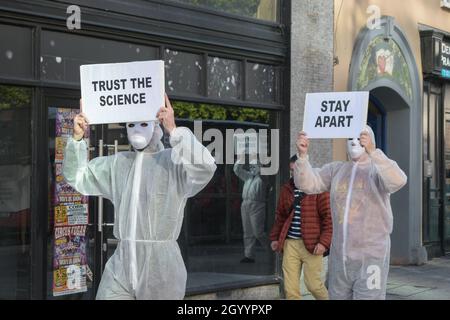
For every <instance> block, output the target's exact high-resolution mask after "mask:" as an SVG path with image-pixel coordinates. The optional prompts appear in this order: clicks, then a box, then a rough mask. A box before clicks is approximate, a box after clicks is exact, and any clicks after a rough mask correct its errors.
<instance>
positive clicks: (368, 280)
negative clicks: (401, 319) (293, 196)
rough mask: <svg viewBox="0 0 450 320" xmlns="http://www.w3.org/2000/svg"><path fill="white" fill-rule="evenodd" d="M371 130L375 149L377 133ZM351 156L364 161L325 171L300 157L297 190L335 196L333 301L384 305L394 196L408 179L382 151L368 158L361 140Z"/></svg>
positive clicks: (352, 147) (331, 266)
mask: <svg viewBox="0 0 450 320" xmlns="http://www.w3.org/2000/svg"><path fill="white" fill-rule="evenodd" d="M366 130H367V131H368V132H369V134H370V136H371V139H372V142H373V143H374V144H375V139H374V134H373V131H372V129H371V128H370V127H368V126H367V127H366ZM355 141H356V143H353V145H352V142H355ZM348 153H349V156H351V158H353V159H355V158H359V159H358V160H356V161H349V162H334V163H331V164H328V165H325V166H324V167H323V168H322V169H313V168H312V167H311V165H310V163H309V161H308V160H307V158H306V159H302V158H300V157H299V160H298V161H297V162H296V165H295V169H294V180H295V185H296V186H297V187H298V188H299V189H300V190H302V191H303V192H305V193H307V194H317V193H322V192H325V191H330V197H331V199H330V200H331V210H332V217H333V240H332V244H331V249H330V257H329V267H328V270H329V279H328V291H329V296H330V299H333V300H347V299H356V300H360V299H371V300H376V299H385V297H386V284H387V276H388V272H389V257H390V248H391V244H390V234H391V232H392V225H393V216H392V210H391V204H390V194H392V193H394V192H396V191H398V190H399V189H401V188H402V187H403V186H404V185H405V184H406V182H407V177H406V175H405V173H404V172H403V171H402V170H401V169H400V168H399V167H398V165H397V163H396V162H395V161H393V160H390V159H389V158H387V157H386V155H385V154H384V153H383V152H382V151H381V150H379V149H376V150H375V151H373V152H372V153H371V154H370V155H369V154H367V153H366V152H365V149H364V148H362V147H361V145H360V144H359V142H358V141H357V140H356V139H353V141H351V142H349V144H348Z"/></svg>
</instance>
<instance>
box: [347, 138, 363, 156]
mask: <svg viewBox="0 0 450 320" xmlns="http://www.w3.org/2000/svg"><path fill="white" fill-rule="evenodd" d="M347 152H348V154H349V155H350V158H352V160H357V159H359V158H360V157H361V156H362V155H363V154H364V152H366V149H364V148H363V147H362V146H361V144H360V143H359V138H353V139H349V140H347Z"/></svg>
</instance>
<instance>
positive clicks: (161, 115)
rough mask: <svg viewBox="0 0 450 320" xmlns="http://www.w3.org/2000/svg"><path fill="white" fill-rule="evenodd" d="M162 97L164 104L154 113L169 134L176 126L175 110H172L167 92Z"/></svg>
mask: <svg viewBox="0 0 450 320" xmlns="http://www.w3.org/2000/svg"><path fill="white" fill-rule="evenodd" d="M164 99H165V103H166V105H165V106H163V107H161V108H160V109H159V111H158V113H157V114H156V117H157V118H158V120H159V122H160V123H161V124H162V125H163V126H164V129H166V131H167V133H168V134H171V133H172V131H173V130H174V129H175V128H176V127H177V126H176V125H175V112H174V111H173V108H172V104H171V103H170V100H169V97H168V96H167V94H164Z"/></svg>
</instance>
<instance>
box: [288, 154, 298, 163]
mask: <svg viewBox="0 0 450 320" xmlns="http://www.w3.org/2000/svg"><path fill="white" fill-rule="evenodd" d="M297 160H298V157H297V155H293V156H292V157H291V159H290V160H289V163H294V162H297Z"/></svg>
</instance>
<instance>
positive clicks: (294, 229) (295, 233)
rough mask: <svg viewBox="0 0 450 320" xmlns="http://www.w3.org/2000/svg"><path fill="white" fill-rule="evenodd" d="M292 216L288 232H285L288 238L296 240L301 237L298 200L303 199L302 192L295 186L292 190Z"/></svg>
mask: <svg viewBox="0 0 450 320" xmlns="http://www.w3.org/2000/svg"><path fill="white" fill-rule="evenodd" d="M294 196H295V198H294V218H293V219H292V222H291V226H290V227H289V232H288V234H287V238H288V239H294V240H298V239H301V238H302V219H301V208H300V202H301V201H302V199H303V196H304V193H302V192H301V191H300V190H298V189H297V188H295V190H294Z"/></svg>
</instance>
